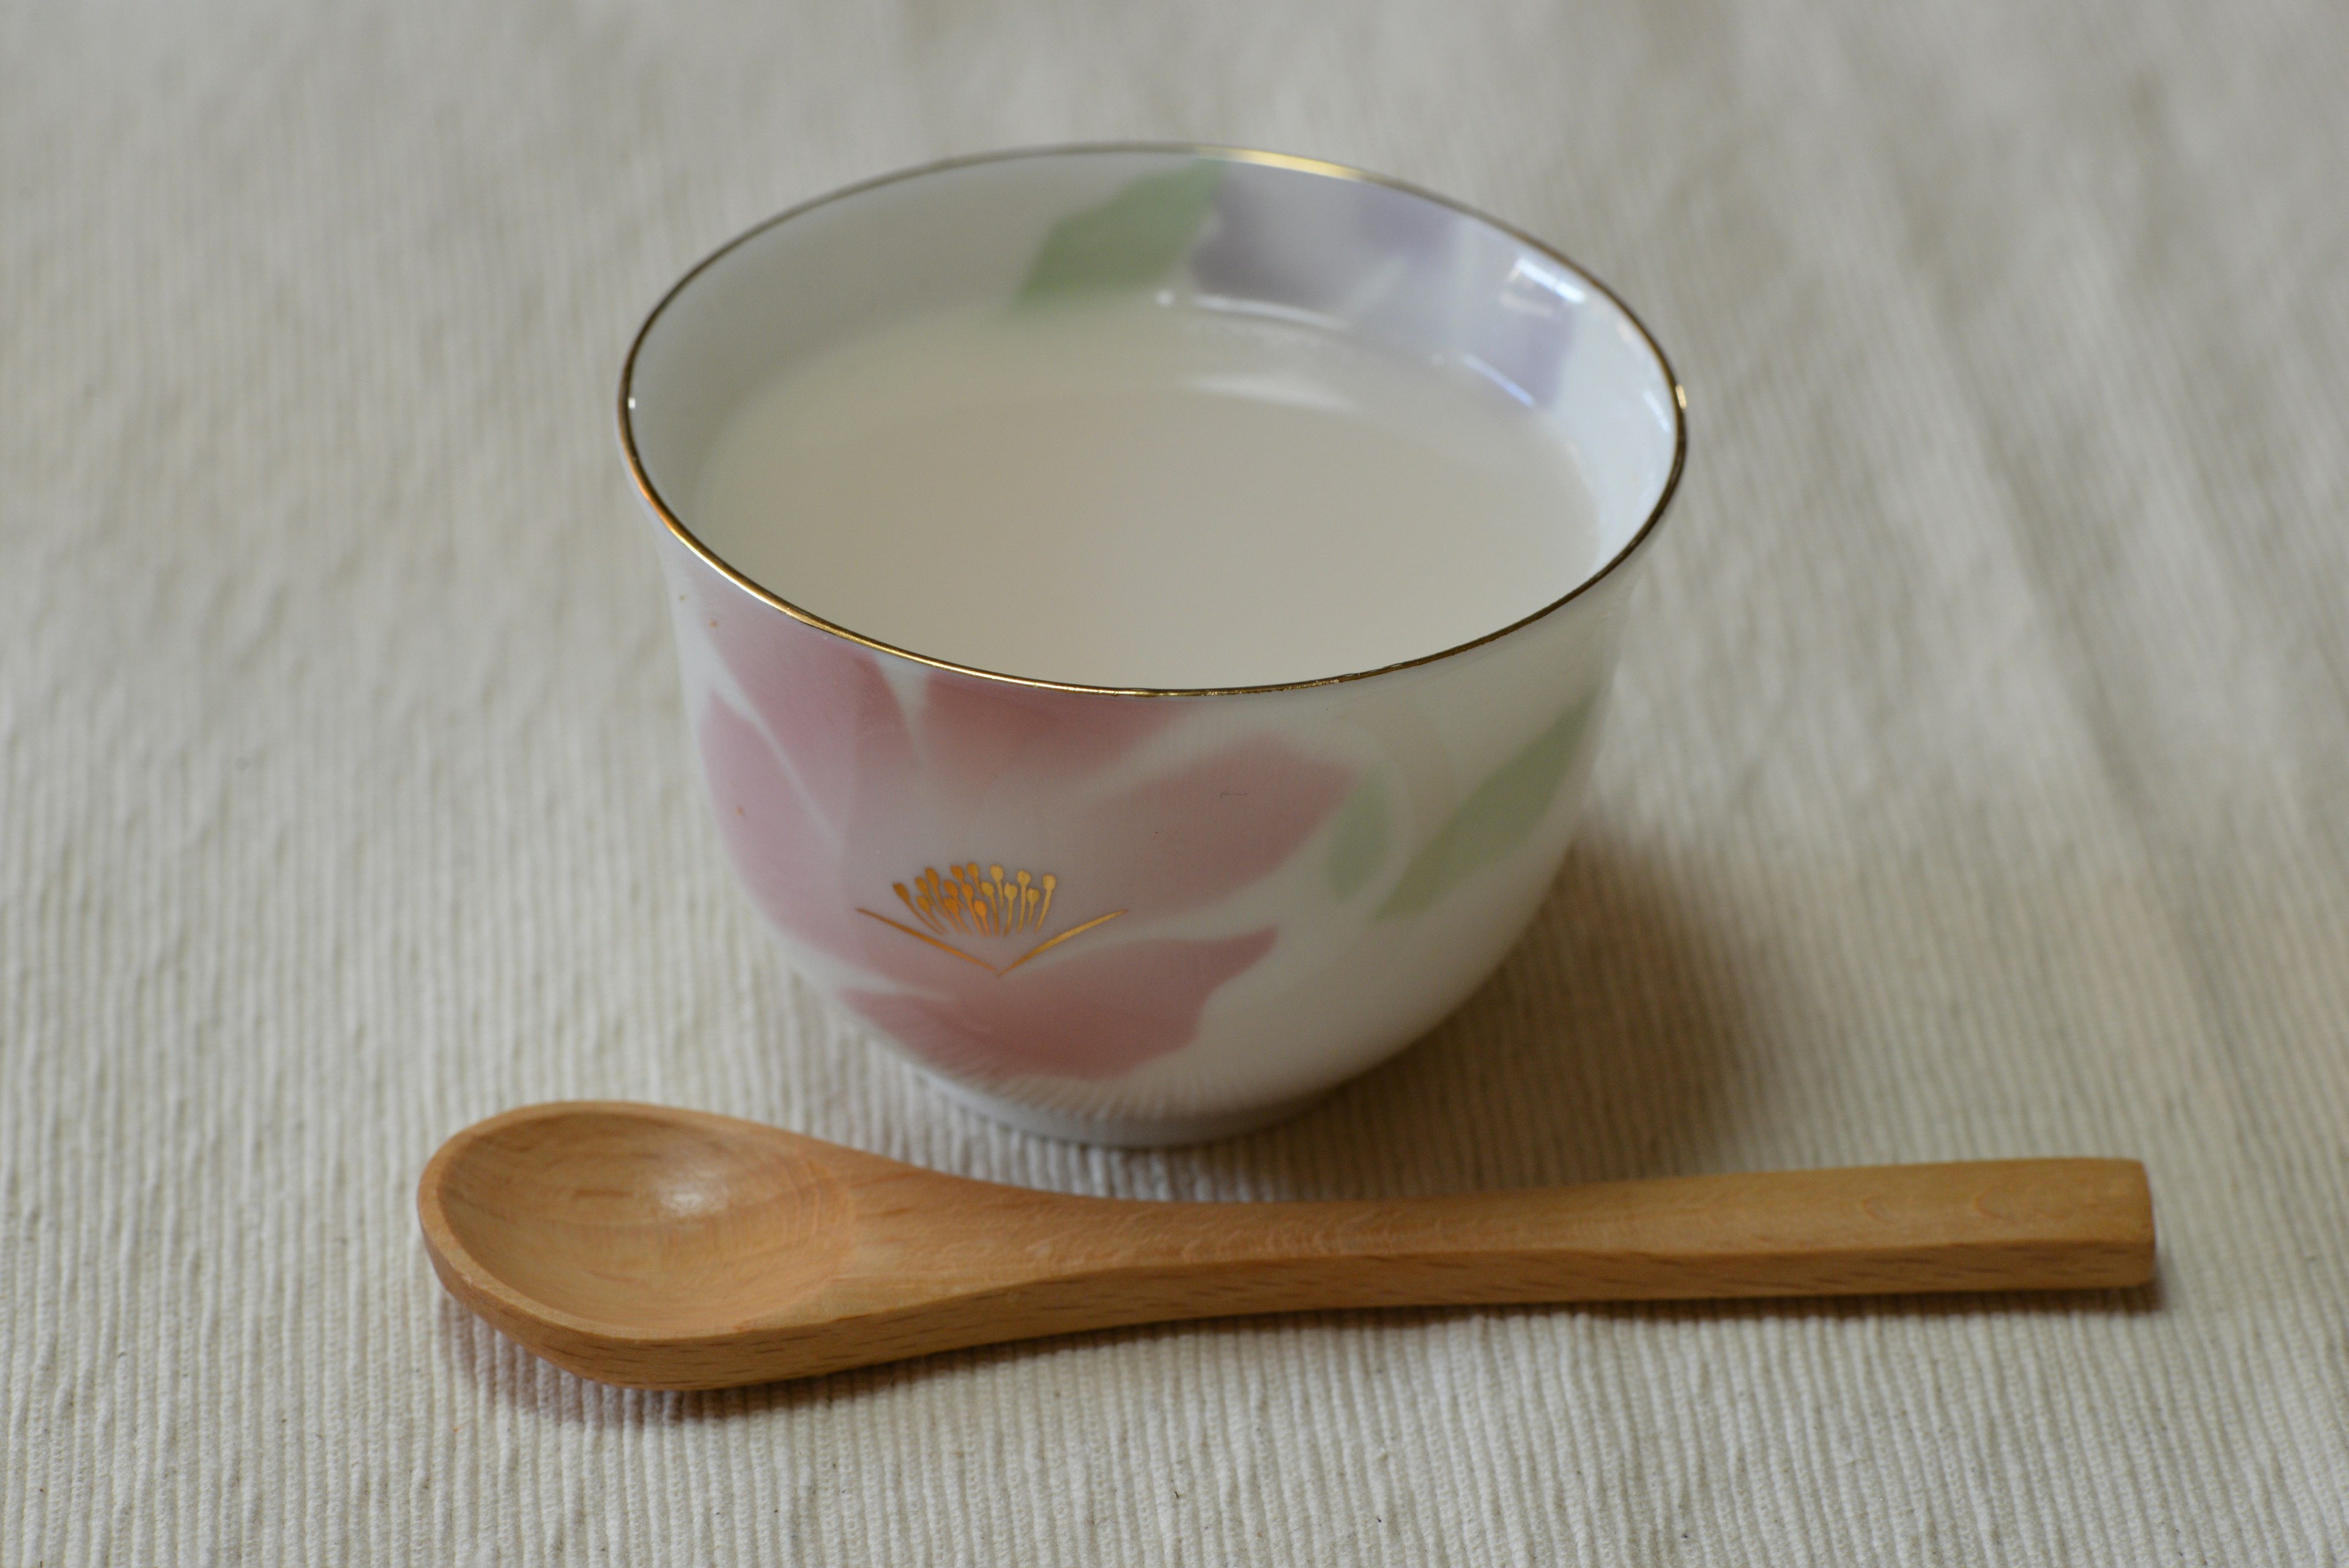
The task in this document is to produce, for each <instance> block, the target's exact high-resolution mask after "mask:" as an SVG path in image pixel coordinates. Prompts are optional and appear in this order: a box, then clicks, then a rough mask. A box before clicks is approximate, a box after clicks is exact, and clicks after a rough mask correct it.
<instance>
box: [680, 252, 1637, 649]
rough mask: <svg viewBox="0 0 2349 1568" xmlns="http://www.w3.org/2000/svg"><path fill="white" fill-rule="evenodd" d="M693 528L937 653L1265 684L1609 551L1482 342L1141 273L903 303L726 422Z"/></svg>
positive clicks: (763, 569) (1456, 619)
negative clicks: (1414, 347) (1422, 356)
mask: <svg viewBox="0 0 2349 1568" xmlns="http://www.w3.org/2000/svg"><path fill="white" fill-rule="evenodd" d="M685 522H686V524H687V526H688V527H689V528H690V529H692V530H693V532H694V533H695V534H696V535H698V536H699V537H700V539H701V540H702V542H703V543H704V544H705V545H708V546H709V548H710V549H711V550H712V551H713V552H715V553H716V554H717V555H718V556H719V558H720V559H722V560H724V561H725V562H726V563H727V564H728V565H730V566H732V567H734V568H735V569H736V570H737V571H739V572H740V573H741V574H742V575H743V576H747V577H749V578H750V580H752V581H753V582H756V583H758V584H759V585H760V586H761V587H764V588H766V589H767V590H768V591H770V592H771V593H773V594H774V595H776V596H777V597H780V598H782V599H784V600H786V601H788V602H789V603H791V604H793V605H796V606H798V607H801V608H802V609H804V610H807V611H809V612H811V613H812V614H814V615H817V616H820V617H822V618H824V619H826V620H829V621H832V622H833V623H834V624H835V625H838V626H842V627H844V628H848V629H849V630H851V631H854V632H855V633H857V634H859V635H860V636H864V637H867V638H871V639H874V640H875V641H879V642H884V643H888V644H891V645H893V646H895V647H898V648H902V649H907V650H909V651H911V652H914V653H918V654H922V655H925V656H926V657H929V658H932V659H944V660H947V661H949V662H952V663H956V664H963V665H968V666H972V667H975V668H977V669H980V670H993V671H996V672H999V673H1001V674H1008V675H1019V676H1025V677H1028V678H1030V679H1035V680H1057V681H1064V682H1068V683H1071V684H1075V685H1088V686H1111V687H1146V688H1202V687H1210V688H1213V687H1233V686H1263V685H1273V684H1278V683H1282V682H1287V681H1295V680H1319V679H1323V678H1326V677H1330V676H1336V675H1345V674H1351V673H1354V672H1357V671H1361V670H1375V669H1379V668H1381V667H1383V666H1386V665H1390V664H1397V663H1401V662H1403V661H1405V660H1408V659H1419V658H1423V657H1425V656H1427V655H1429V654H1433V653H1438V652H1441V651H1443V650H1444V649H1448V648H1453V647H1456V646H1458V645H1459V644H1461V643H1464V642H1470V641H1474V640H1475V639H1478V638H1481V637H1484V636H1486V635H1488V634H1490V633H1492V632H1495V631H1497V630H1499V629H1501V628H1504V627H1506V626H1508V625H1509V624H1511V623H1512V622H1515V621H1516V620H1519V619H1522V618H1524V617H1526V616H1527V615H1530V614H1532V613H1533V612H1534V611H1536V610H1537V609H1539V608H1541V607H1543V606H1545V605H1547V604H1549V603H1551V602H1552V601H1554V600H1556V599H1557V598H1559V597H1562V596H1563V595H1565V594H1566V593H1568V591H1569V590H1571V589H1572V588H1573V587H1575V585H1576V584H1578V582H1580V581H1581V580H1582V579H1583V578H1585V577H1586V576H1588V575H1589V574H1590V573H1591V572H1592V571H1594V570H1596V569H1597V567H1598V566H1599V561H1598V559H1597V554H1598V543H1597V542H1598V530H1597V524H1596V519H1595V515H1594V508H1593V504H1592V501H1591V497H1590V493H1589V489H1588V485H1587V484H1586V483H1585V482H1584V480H1583V477H1582V473H1581V471H1580V469H1579V467H1578V465H1577V463H1576V461H1575V458H1574V454H1573V453H1572V452H1571V451H1570V450H1569V449H1568V446H1567V444H1566V442H1565V440H1564V438H1563V437H1562V436H1561V435H1560V434H1559V432H1558V431H1557V428H1556V427H1555V426H1554V425H1552V424H1551V423H1549V422H1548V421H1546V420H1544V419H1543V418H1541V417H1540V416H1538V415H1537V413H1535V412H1534V411H1532V410H1528V409H1526V408H1525V407H1523V406H1522V405H1521V404H1519V403H1518V402H1516V401H1515V400H1513V399H1512V398H1511V397H1510V396H1509V394H1508V393H1507V392H1506V391H1504V390H1503V389H1501V388H1500V387H1498V386H1496V385H1495V384H1494V383H1493V382H1491V381H1489V380H1486V379H1483V378H1482V377H1480V376H1478V375H1476V374H1475V373H1474V372H1473V371H1472V370H1471V369H1467V368H1465V367H1462V366H1459V365H1454V364H1449V363H1447V364H1431V363H1428V362H1424V361H1412V360H1406V359H1404V358H1401V357H1399V356H1398V355H1396V354H1394V353H1392V352H1391V351H1388V350H1386V349H1383V348H1380V347H1378V346H1375V345H1371V344H1366V343H1363V342H1360V341H1357V340H1354V339H1350V338H1348V337H1342V336H1340V335H1336V334H1332V333H1330V332H1325V331H1321V330H1319V329H1317V328H1314V327H1305V326H1299V325H1294V324H1290V323H1288V322H1284V321H1275V320H1268V319H1265V318H1262V317H1253V316H1240V315H1235V314H1231V313H1227V312H1211V311H1207V310H1202V309H1196V308H1193V307H1190V306H1183V305H1168V304H1161V303H1154V302H1153V301H1152V300H1151V299H1149V298H1148V297H1146V296H1128V297H1126V298H1122V299H1115V300H1107V301H1089V302H1084V303H1081V304H1074V305H1061V306H1053V307H1049V308H1042V309H1028V310H1019V309H1007V308H1005V307H1004V306H985V307H973V308H970V309H967V310H957V311H952V312H947V313H944V314H940V315H937V316H933V317H925V318H921V319H917V320H913V321H908V322H905V323H903V324H901V325H898V326H895V327H890V328H887V329H885V330H883V331H880V332H876V333H874V334H871V335H869V336H866V337H859V338H856V339H854V340H852V341H850V342H847V343H845V344H843V345H842V346H840V347H837V348H833V349H831V350H829V351H827V352H825V353H823V354H820V355H817V356H814V357H812V358H809V359H806V360H804V361H802V362H801V363H798V364H795V365H793V366H792V367H791V368H790V369H788V370H786V371H785V372H784V373H783V374H782V375H781V377H780V378H778V379H776V380H775V381H774V382H772V383H771V384H770V385H769V386H768V387H767V388H766V389H763V390H761V392H759V393H757V394H756V395H754V396H753V397H752V398H751V399H750V400H749V401H748V402H747V403H746V404H745V405H744V406H743V407H742V409H741V410H740V411H739V412H737V413H736V414H735V415H734V416H733V418H732V419H731V420H730V421H729V422H728V423H727V425H726V427H725V428H724V429H723V431H721V432H720V433H719V438H718V440H717V441H716V442H715V443H714V444H713V446H712V448H711V450H710V454H709V458H708V460H707V462H706V464H705V466H704V468H703V471H702V472H701V474H700V476H699V485H698V493H697V495H696V503H695V504H694V506H693V508H692V510H691V511H690V512H689V513H688V514H687V515H686V517H685Z"/></svg>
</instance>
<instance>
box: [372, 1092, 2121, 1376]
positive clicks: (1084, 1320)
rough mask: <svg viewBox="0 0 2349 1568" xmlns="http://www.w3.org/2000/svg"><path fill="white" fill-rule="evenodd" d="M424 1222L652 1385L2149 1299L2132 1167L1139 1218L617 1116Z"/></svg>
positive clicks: (557, 1120) (473, 1130)
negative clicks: (1485, 1317) (1181, 1348)
mask: <svg viewBox="0 0 2349 1568" xmlns="http://www.w3.org/2000/svg"><path fill="white" fill-rule="evenodd" d="M417 1207H418V1210H419V1216H420V1218H421V1220H422V1221H423V1227H424V1241H425V1246H426V1250H427V1251H429V1254H430V1255H431V1259H432V1263H433V1267H434V1268H435V1270H437V1271H438V1272H439V1273H440V1280H441V1282H442V1283H443V1284H445V1285H447V1286H448V1288H449V1290H450V1293H451V1294H453V1295H455V1296H456V1297H457V1299H458V1300H459V1301H460V1302H462V1303H465V1304H466V1305H467V1306H468V1307H470V1308H471V1309H472V1310H473V1311H474V1312H476V1313H478V1314H481V1316H482V1317H483V1318H484V1319H486V1320H487V1321H488V1322H489V1323H490V1324H492V1325H493V1326H495V1327H496V1328H497V1329H499V1330H500V1331H501V1332H502V1333H504V1334H506V1335H508V1336H509V1337H510V1338H512V1339H514V1340H516V1341H518V1342H519V1343H520V1344H522V1345H524V1346H526V1347H527V1348H529V1349H531V1350H533V1351H534V1352H536V1353H537V1354H538V1355H543V1356H544V1357H546V1358H547V1359H548V1360H550V1361H553V1362H554V1363H556V1364H557V1365H558V1366H564V1367H567V1368H568V1369H570V1370H571V1371H574V1372H576V1373H579V1374H581V1375H582V1376H588V1377H593V1378H596V1379H598V1380H600V1381H603V1382H607V1383H616V1384H622V1385H626V1386H633V1387H647V1388H719V1387H730V1386H736V1385H740V1384H745V1383H762V1382H768V1381H771V1380H774V1379H777V1378H783V1377H802V1376H813V1375H815V1374H819V1373H824V1372H834V1371H839V1370H842V1369H843V1368H846V1367H852V1366H866V1365H869V1364H871V1363H874V1362H880V1361H889V1360H895V1359H897V1358H899V1357H902V1356H908V1355H926V1354H929V1353H931V1352H934V1351H940V1350H949V1349H955V1348H957V1347H960V1346H965V1345H988V1344H994V1343H998V1342H1001V1341H1004V1340H1013V1339H1024V1338H1028V1337H1031V1336H1034V1335H1040V1334H1062V1333H1071V1332H1076V1331H1080V1330H1086V1329H1097V1328H1108V1327H1114V1326H1118V1325H1122V1324H1137V1323H1156V1322H1170V1321H1174V1320H1178V1319H1185V1318H1200V1317H1220V1316H1229V1315H1234V1314H1244V1313H1262V1312H1294V1311H1304V1310H1309V1309H1316V1308H1330V1307H1382V1306H1414V1305H1418V1306H1424V1305H1480V1304H1495V1303H1526V1302H1577V1301H1635V1300H1662V1299H1688V1298H1694V1297H1708V1296H1788V1295H1829V1294H1882V1293H1893V1292H1912V1291H1952V1290H2064V1289H2072V1290H2077V1289H2089V1288H2108V1287H2114V1286H2127V1285H2138V1284H2143V1283H2145V1282H2147V1280H2148V1279H2150V1278H2151V1277H2152V1273H2153V1265H2154V1231H2153V1200H2152V1194H2151V1192H2150V1190H2149V1189H2148V1188H2147V1183H2146V1176H2145V1168H2144V1167H2143V1166H2141V1165H2139V1164H2137V1162H2136V1161H2134V1160H2123V1159H2037V1160H1990V1161H1980V1162H1975V1163H1971V1164H1962V1165H1915V1166H1882V1167H1875V1168H1861V1169H1853V1170H1813V1171H1787V1172H1780V1173H1776V1174H1769V1175H1753V1176H1705V1177H1680V1178H1671V1179H1661V1180H1649V1181H1621V1182H1607V1183H1600V1184H1597V1185H1592V1186H1586V1187H1571V1188H1549V1189H1525V1190H1518V1191H1505V1192H1485V1193H1460V1194H1454V1195H1449V1196H1443V1197H1433V1198H1410V1199H1362V1200H1354V1201H1345V1202H1317V1203H1159V1202H1136V1201H1127V1200H1123V1199H1104V1198H1082V1197H1072V1196H1069V1195H1065V1194H1059V1193H1049V1192H1038V1191H1032V1190H1030V1189H1025V1188H1016V1187H1005V1186H1000V1185H998V1184H996V1183H993V1182H985V1181H972V1180H968V1179H963V1178H960V1177H953V1176H947V1175H944V1174H941V1173H939V1172H936V1171H931V1170H923V1169H920V1168H916V1167H914V1166H909V1165H904V1164H900V1163H899V1162H897V1161H895V1160H893V1159H885V1158H882V1157H880V1156H878V1155H873V1154H866V1153H863V1152H861V1151H859V1150H856V1149H850V1148H843V1147H840V1146H839V1145H837V1144H831V1143H826V1142H823V1140H821V1139H818V1138H812V1137H802V1136H801V1135H799V1134H796V1133H789V1132H784V1131H782V1130H781V1129H780V1128H776V1127H763V1126H761V1125H759V1124H758V1123H755V1122H746V1121H740V1120H737V1119H735V1118H734V1117H731V1116H713V1115H710V1114H709V1113H707V1112H702V1111H688V1110H678V1109H672V1108H668V1107H664V1106H636V1105H626V1104H620V1103H607V1102H581V1103H574V1104H558V1105H548V1106H527V1107H524V1108H523V1109H521V1110H515V1111H509V1112H507V1113H505V1114H504V1115H502V1116H492V1117H491V1118H490V1119H489V1120H487V1121H484V1122H481V1123H478V1124H476V1125H475V1126H473V1127H468V1128H466V1129H465V1130H464V1131H463V1132H460V1133H459V1134H458V1135H457V1136H456V1137H453V1138H450V1140H449V1141H448V1143H446V1144H444V1145H443V1146H442V1147H441V1148H440V1152H439V1153H438V1154H436V1155H434V1156H433V1158H432V1160H431V1163H430V1164H429V1165H428V1166H427V1167H426V1168H425V1171H424V1177H423V1179H422V1182H421V1183H420V1184H419V1189H418V1193H417Z"/></svg>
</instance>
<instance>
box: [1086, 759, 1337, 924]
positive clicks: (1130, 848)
mask: <svg viewBox="0 0 2349 1568" xmlns="http://www.w3.org/2000/svg"><path fill="white" fill-rule="evenodd" d="M1352 783H1353V778H1352V775H1351V774H1350V773H1348V771H1347V770H1346V769H1344V768H1342V767H1339V766H1337V765H1335V764H1334V763H1324V762H1319V761H1316V760H1315V759H1313V758H1311V757H1309V756H1307V755H1305V754H1304V753H1301V752H1299V751H1298V750H1296V749H1295V748H1294V747H1292V746H1289V745H1288V744H1286V743H1285V742H1281V741H1278V740H1276V739H1274V738H1273V737H1272V736H1270V735H1265V734H1257V735H1251V736H1249V737H1248V738H1247V739H1246V740H1242V741H1237V742H1233V743H1232V744H1231V745H1228V746H1226V747H1224V748H1223V749H1222V750H1221V751H1218V752H1215V753H1211V754H1209V755H1208V756H1206V757H1204V758H1202V759H1200V760H1199V761H1197V762H1195V763H1191V764H1190V765H1189V766H1187V767H1185V768H1180V769H1178V770H1176V771H1175V772H1174V773H1170V774H1162V775H1160V776H1159V777H1157V778H1154V779H1151V780H1149V781H1147V782H1145V783H1143V784H1138V785H1136V786H1134V787H1133V789H1131V790H1128V791H1126V792H1124V793H1123V794H1119V795H1115V796H1112V797H1111V798H1110V799H1108V800H1104V801H1101V802H1098V803H1096V804H1094V805H1091V806H1088V807H1087V808H1085V809H1084V810H1083V811H1082V812H1081V813H1079V814H1078V815H1077V816H1076V817H1075V819H1074V820H1073V821H1072V822H1071V824H1070V826H1069V830H1068V843H1069V846H1070V848H1069V850H1068V852H1067V859H1068V861H1069V863H1070V864H1071V865H1072V866H1085V867H1092V871H1091V873H1090V875H1089V877H1088V880H1089V881H1090V882H1092V884H1093V885H1094V886H1095V887H1097V888H1098V896H1099V897H1100V898H1102V899H1103V900H1107V901H1112V902H1114V903H1118V904H1122V905H1124V906H1126V907H1127V908H1130V909H1133V911H1134V912H1135V914H1137V915H1138V916H1141V917H1143V918H1144V919H1156V918H1158V917H1160V916H1163V915H1169V914H1175V913H1179V912H1181V911H1182V910H1185V909H1195V908H1196V907H1197V906H1199V905H1201V904H1205V903H1208V902H1211V901H1212V900H1214V899H1216V898H1222V897H1223V896H1224V895H1226V893H1230V892H1233V891H1234V890H1236V889H1237V888H1245V887H1247V885H1248V884H1249V883H1251V882H1254V881H1256V880H1257V878H1258V877H1264V876H1266V875H1268V874H1269V873H1270V872H1271V871H1273V870H1274V869H1275V868H1276V867H1278V866H1279V865H1280V864H1281V863H1282V862H1283V861H1285V860H1287V859H1288V857H1290V856H1291V855H1294V854H1295V853H1296V852H1297V850H1298V848H1299V846H1301V845H1302V844H1303V843H1304V842H1305V841H1306V839H1308V838H1309V837H1310V836H1312V835H1313V832H1314V830H1315V829H1316V828H1318V827H1319V826H1321V824H1322V823H1323V821H1325V820H1326V819H1327V818H1328V817H1329V815H1330V813H1331V812H1333V811H1335V810H1336V809H1337V808H1338V803H1339V802H1340V800H1342V799H1344V798H1345V794H1346V791H1347V789H1348V787H1349V786H1350V785H1351V784H1352Z"/></svg>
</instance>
